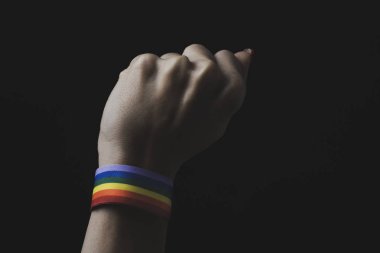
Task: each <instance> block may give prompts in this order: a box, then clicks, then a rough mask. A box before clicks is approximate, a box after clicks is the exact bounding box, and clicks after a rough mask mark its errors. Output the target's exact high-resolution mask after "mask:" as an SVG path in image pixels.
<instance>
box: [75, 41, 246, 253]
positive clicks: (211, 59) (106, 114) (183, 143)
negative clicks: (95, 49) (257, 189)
mask: <svg viewBox="0 0 380 253" xmlns="http://www.w3.org/2000/svg"><path fill="white" fill-rule="evenodd" d="M252 55H253V53H252V50H250V49H245V50H243V51H240V52H237V53H232V52H230V51H228V50H222V51H219V52H217V53H216V54H212V53H211V52H210V51H209V50H208V49H206V48H205V47H204V46H202V45H199V44H193V45H190V46H188V47H187V48H186V49H185V50H184V52H183V53H182V54H177V53H168V54H165V55H162V56H161V57H158V56H156V55H153V54H142V55H139V56H137V57H136V58H135V59H133V60H132V62H131V63H130V65H129V67H128V68H127V69H125V70H124V71H122V72H121V74H120V76H119V80H118V82H117V84H116V85H115V87H114V89H113V90H112V92H111V94H110V96H109V98H108V101H107V103H106V106H105V108H104V111H103V116H102V120H101V124H100V133H99V138H98V153H99V167H101V166H103V165H107V164H129V165H134V166H138V167H141V168H144V169H148V170H152V171H154V172H156V173H159V174H161V175H164V176H167V177H169V178H171V179H174V178H175V175H176V173H177V171H178V169H179V168H180V167H181V165H182V164H183V163H184V162H185V161H186V160H188V159H189V158H191V157H192V156H194V155H195V154H197V153H199V152H200V151H202V150H204V149H206V148H207V147H208V146H210V145H211V144H212V143H214V142H215V141H217V140H218V139H219V138H221V137H222V136H223V134H224V132H225V130H226V128H227V126H228V123H229V121H230V119H231V117H232V116H233V114H234V113H235V112H236V111H237V110H238V109H239V108H240V107H241V105H242V102H243V100H244V97H245V93H246V85H245V83H246V77H247V73H248V69H249V65H250V60H251V57H252ZM166 229H167V220H165V219H163V218H160V217H158V216H155V215H153V214H151V213H148V212H146V211H144V210H140V209H137V208H133V207H128V206H116V205H114V206H113V205H103V206H100V207H99V208H96V209H94V210H93V211H92V212H91V217H90V221H89V225H88V228H87V232H86V236H85V240H84V244H83V248H82V253H98V252H99V253H111V252H112V253H119V252H123V253H147V252H149V253H161V252H164V250H165V238H166Z"/></svg>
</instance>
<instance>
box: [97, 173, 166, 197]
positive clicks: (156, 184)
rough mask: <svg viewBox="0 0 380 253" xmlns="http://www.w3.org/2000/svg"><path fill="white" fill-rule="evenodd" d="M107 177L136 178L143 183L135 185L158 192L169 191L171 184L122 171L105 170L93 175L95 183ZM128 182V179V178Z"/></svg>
mask: <svg viewBox="0 0 380 253" xmlns="http://www.w3.org/2000/svg"><path fill="white" fill-rule="evenodd" d="M108 177H119V178H128V179H132V180H136V181H138V182H141V183H143V185H137V186H140V187H143V188H146V189H154V190H155V191H158V192H165V193H171V191H172V186H170V185H168V184H165V183H163V182H161V181H158V180H154V179H151V178H149V177H144V176H141V175H139V174H135V173H131V172H124V171H107V172H103V173H100V174H98V175H96V176H95V183H96V181H97V180H100V179H103V178H108ZM128 181H129V182H130V180H128Z"/></svg>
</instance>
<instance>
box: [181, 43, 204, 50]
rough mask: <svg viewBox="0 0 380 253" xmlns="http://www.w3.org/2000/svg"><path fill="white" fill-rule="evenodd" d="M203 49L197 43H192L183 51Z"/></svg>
mask: <svg viewBox="0 0 380 253" xmlns="http://www.w3.org/2000/svg"><path fill="white" fill-rule="evenodd" d="M199 47H202V48H203V47H204V46H203V45H202V44H199V43H193V44H191V45H189V46H187V47H186V48H185V51H189V50H193V49H195V48H199Z"/></svg>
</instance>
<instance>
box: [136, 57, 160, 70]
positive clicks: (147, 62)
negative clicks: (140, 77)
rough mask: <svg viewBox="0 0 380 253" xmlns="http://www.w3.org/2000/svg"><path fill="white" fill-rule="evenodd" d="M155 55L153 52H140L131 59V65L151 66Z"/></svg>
mask: <svg viewBox="0 0 380 253" xmlns="http://www.w3.org/2000/svg"><path fill="white" fill-rule="evenodd" d="M156 61H157V56H156V55H154V54H141V55H139V56H137V58H136V59H135V60H134V61H133V65H134V66H137V67H143V68H144V67H151V66H153V65H155V63H156Z"/></svg>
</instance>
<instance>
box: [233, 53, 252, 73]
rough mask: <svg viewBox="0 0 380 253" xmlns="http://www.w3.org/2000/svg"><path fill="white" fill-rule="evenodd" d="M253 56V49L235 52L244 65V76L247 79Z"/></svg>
mask: <svg viewBox="0 0 380 253" xmlns="http://www.w3.org/2000/svg"><path fill="white" fill-rule="evenodd" d="M252 56H253V50H252V49H244V50H243V51H240V52H237V53H235V57H236V58H237V59H238V60H239V62H240V63H241V65H242V66H243V77H244V79H247V75H248V71H249V66H250V64H251V59H252Z"/></svg>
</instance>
